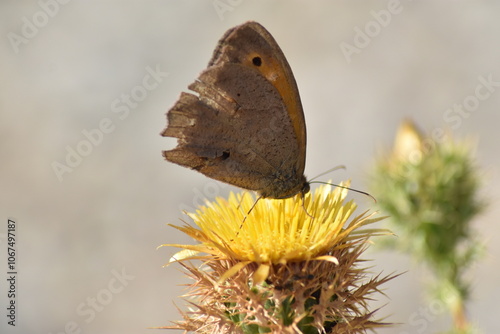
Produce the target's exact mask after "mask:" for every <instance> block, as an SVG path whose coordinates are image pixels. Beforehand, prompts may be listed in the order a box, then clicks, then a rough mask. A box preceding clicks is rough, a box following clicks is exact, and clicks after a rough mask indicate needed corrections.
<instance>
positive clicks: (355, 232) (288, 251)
mask: <svg viewBox="0 0 500 334" xmlns="http://www.w3.org/2000/svg"><path fill="white" fill-rule="evenodd" d="M346 185H348V183H345V184H342V186H346ZM330 189H331V188H330V187H327V186H322V187H320V188H318V189H317V190H316V191H315V192H313V193H309V194H306V195H305V196H304V197H302V196H300V195H299V196H296V197H292V198H289V199H284V200H273V199H260V200H258V201H257V202H256V203H255V199H254V197H253V196H251V195H250V194H248V193H245V194H244V195H241V194H238V195H235V194H230V196H229V198H228V199H227V200H226V199H222V198H217V199H216V200H215V202H211V203H207V204H206V206H203V207H201V208H199V209H198V210H197V211H196V213H189V214H188V215H189V217H190V218H191V219H192V220H193V221H194V222H195V224H196V225H197V226H198V228H195V227H192V226H189V225H187V224H186V225H185V226H182V227H176V228H178V229H179V230H181V231H183V232H185V233H186V234H188V235H190V236H191V237H193V238H194V239H196V240H198V241H200V244H198V245H179V244H174V245H173V244H169V245H168V246H175V247H181V248H183V249H184V250H183V251H181V252H178V253H177V254H175V255H174V256H173V257H172V259H171V261H172V262H173V261H182V262H183V265H184V266H185V268H186V270H187V271H188V272H189V275H190V276H191V278H192V279H193V280H195V283H194V284H193V285H192V294H191V295H190V296H191V297H197V298H198V301H197V302H195V303H194V305H195V307H196V310H193V311H191V312H188V313H186V314H184V319H185V320H184V321H183V322H179V323H177V326H176V327H174V328H182V329H185V330H190V331H196V332H200V333H209V332H210V333H260V332H262V331H263V332H274V333H319V332H321V331H326V329H328V332H330V333H360V332H363V331H364V330H365V329H367V328H373V327H376V326H380V325H383V324H382V323H380V322H375V321H373V320H372V319H371V316H372V312H369V311H368V310H367V308H368V304H367V296H368V295H371V294H373V293H375V292H379V290H378V286H379V285H380V284H382V283H384V282H386V281H387V280H389V279H390V277H384V278H380V277H379V276H376V277H374V278H371V279H368V278H367V273H366V272H365V269H363V268H359V267H358V262H360V260H359V259H358V258H359V256H360V255H361V254H362V252H363V251H364V249H365V248H366V246H367V243H366V241H367V240H368V238H369V237H370V236H373V235H381V234H387V231H385V230H381V229H368V228H364V229H361V228H362V227H363V226H366V225H368V224H371V223H374V222H376V221H378V220H380V219H381V218H373V217H372V216H373V215H372V214H368V213H367V212H365V213H362V214H360V215H357V216H354V217H353V213H354V211H355V209H356V204H355V203H354V202H353V201H348V202H346V201H345V197H346V195H347V190H346V189H343V188H336V189H335V190H333V191H331V190H330ZM174 227H175V226H174ZM200 253H204V254H200ZM188 259H201V260H203V261H204V265H203V266H202V267H200V268H197V267H194V266H193V265H192V264H191V263H190V262H189V263H188V262H186V260H188Z"/></svg>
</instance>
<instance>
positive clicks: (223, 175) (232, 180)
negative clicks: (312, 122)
mask: <svg viewBox="0 0 500 334" xmlns="http://www.w3.org/2000/svg"><path fill="white" fill-rule="evenodd" d="M188 88H189V90H191V91H193V92H194V93H185V92H183V93H181V95H180V97H179V99H178V101H177V102H176V103H175V104H174V106H173V107H172V108H171V109H170V110H169V111H168V112H167V119H168V125H167V127H166V129H165V130H164V131H163V132H162V135H163V136H165V137H174V138H177V147H175V148H174V149H172V150H167V151H163V156H164V157H165V159H166V160H168V161H170V162H173V163H176V164H178V165H181V166H184V167H188V168H191V169H194V170H197V171H198V172H200V173H203V174H204V175H206V176H208V177H210V178H213V179H216V180H219V181H222V182H226V183H229V184H232V185H235V186H238V187H240V188H244V189H248V190H253V191H256V192H257V193H258V194H259V195H260V196H261V197H263V198H275V199H282V198H288V197H292V196H294V195H296V194H302V195H304V194H306V193H307V192H309V189H310V186H309V182H308V181H307V179H306V177H305V176H304V168H305V158H306V124H305V119H304V112H303V110H302V104H301V102H300V96H299V91H298V88H297V84H296V82H295V78H294V76H293V74H292V70H291V68H290V65H289V64H288V62H287V60H286V58H285V56H284V54H283V52H282V51H281V49H280V47H279V46H278V44H277V43H276V41H275V40H274V38H273V37H272V36H271V34H270V33H269V32H268V31H267V30H266V29H265V28H264V27H263V26H262V25H260V24H259V23H257V22H253V21H250V22H246V23H244V24H242V25H239V26H236V27H234V28H232V29H230V30H228V31H227V32H226V33H225V34H224V36H223V37H222V38H221V39H220V41H219V43H218V44H217V47H216V48H215V50H214V53H213V55H212V58H211V59H210V61H209V63H208V67H207V68H206V69H205V70H204V71H203V72H202V73H201V74H200V75H199V77H198V78H197V79H196V80H195V81H194V82H193V83H192V84H190V85H189V86H188Z"/></svg>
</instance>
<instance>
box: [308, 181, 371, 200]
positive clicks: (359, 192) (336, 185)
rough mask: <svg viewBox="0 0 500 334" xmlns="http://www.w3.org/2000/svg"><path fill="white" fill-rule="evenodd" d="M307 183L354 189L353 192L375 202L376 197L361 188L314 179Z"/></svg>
mask: <svg viewBox="0 0 500 334" xmlns="http://www.w3.org/2000/svg"><path fill="white" fill-rule="evenodd" d="M309 183H321V184H327V185H329V186H335V187H338V188H342V189H347V190H350V191H354V192H356V193H358V194H362V195H365V196H368V197H370V198H371V199H372V200H373V201H374V202H375V203H377V199H376V198H375V197H373V196H372V195H370V194H369V193H367V192H366V191H362V190H358V189H354V188H349V187H346V186H341V185H339V184H335V183H328V182H322V181H314V182H309Z"/></svg>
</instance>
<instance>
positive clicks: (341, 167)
mask: <svg viewBox="0 0 500 334" xmlns="http://www.w3.org/2000/svg"><path fill="white" fill-rule="evenodd" d="M338 169H346V167H345V166H344V165H339V166H336V167H333V168H330V169H329V170H327V171H326V172H323V173H321V174H319V175H316V176H315V177H313V178H312V179H311V180H309V182H310V181H313V180H316V179H317V178H318V177H321V176H323V175H326V174H328V173H331V172H333V171H336V170H338Z"/></svg>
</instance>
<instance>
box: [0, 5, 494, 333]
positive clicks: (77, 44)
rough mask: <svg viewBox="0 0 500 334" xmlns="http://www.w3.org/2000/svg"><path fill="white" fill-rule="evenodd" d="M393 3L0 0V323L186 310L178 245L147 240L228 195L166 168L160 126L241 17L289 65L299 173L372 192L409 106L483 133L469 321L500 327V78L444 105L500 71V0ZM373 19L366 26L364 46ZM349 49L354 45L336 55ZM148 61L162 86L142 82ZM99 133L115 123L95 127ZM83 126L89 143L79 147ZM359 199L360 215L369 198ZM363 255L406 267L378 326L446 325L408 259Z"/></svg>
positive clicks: (160, 238) (122, 328) (411, 111)
mask: <svg viewBox="0 0 500 334" xmlns="http://www.w3.org/2000/svg"><path fill="white" fill-rule="evenodd" d="M61 1H62V0H61ZM390 3H393V2H388V1H370V2H359V1H352V2H351V1H335V2H332V1H314V2H306V1H290V0H287V1H243V0H241V1H239V0H217V1H194V0H193V1H175V2H174V1H105V2H103V1H85V2H83V1H69V2H68V3H64V4H63V3H59V2H56V1H55V0H41V1H2V2H1V3H0V22H1V23H0V36H2V39H1V44H0V57H1V59H2V61H1V63H0V85H1V87H0V138H1V140H0V159H1V160H0V161H1V162H0V188H1V192H0V194H1V199H0V212H1V217H0V219H1V221H2V224H1V227H0V242H1V244H0V250H1V251H0V254H1V257H0V268H2V273H3V274H2V279H1V282H2V283H1V287H2V292H1V293H0V305H1V306H0V309H2V310H3V311H2V312H1V319H2V320H1V324H0V331H1V332H2V333H6V332H8V333H54V334H55V333H64V332H71V331H72V330H75V328H80V329H81V330H82V333H121V334H128V333H134V334H137V333H156V332H160V331H159V330H154V329H147V327H155V326H163V325H168V324H169V321H171V320H178V319H180V316H179V314H178V312H177V310H176V308H175V306H174V303H175V304H177V305H179V306H180V307H183V302H182V300H181V299H180V298H179V297H178V296H180V295H181V294H183V293H185V292H186V291H185V290H184V288H183V287H182V286H180V285H181V284H184V283H188V282H189V281H188V280H187V279H186V278H185V277H184V276H183V274H182V273H181V272H180V270H179V268H180V266H176V265H173V266H170V267H167V268H162V265H163V264H164V263H166V262H167V261H168V259H169V257H170V256H171V255H172V254H173V253H174V252H175V251H176V250H175V249H170V248H160V249H159V250H157V249H156V247H157V246H159V245H160V244H163V243H192V242H193V241H192V240H190V239H189V238H187V237H185V236H184V235H182V234H180V233H179V232H177V231H176V230H174V229H173V228H171V227H168V226H166V223H181V222H180V219H181V218H183V215H182V212H181V210H182V209H189V208H192V207H194V206H196V205H197V203H201V198H202V197H201V196H203V197H206V198H209V199H211V198H213V197H214V196H215V195H223V196H224V195H226V194H227V193H228V191H230V190H235V188H233V187H230V186H225V185H223V184H221V183H219V182H215V181H212V180H210V179H208V178H206V177H204V176H203V175H201V174H198V173H196V172H193V171H190V170H188V169H185V168H182V167H179V166H177V165H173V164H169V163H167V162H165V161H164V160H163V158H162V156H161V151H162V150H164V149H169V148H172V147H173V146H175V140H171V139H166V138H162V137H161V136H160V135H159V133H160V131H161V130H162V129H163V128H164V126H165V124H166V119H165V112H166V111H167V110H168V108H169V107H170V106H172V104H173V103H174V102H175V101H176V99H177V97H178V96H179V94H180V92H181V91H186V89H187V85H188V84H189V83H191V82H192V81H193V80H194V79H195V78H196V77H197V75H198V74H199V72H200V71H201V70H203V69H204V68H205V67H206V64H207V62H208V60H209V58H210V56H211V54H212V51H213V48H214V47H215V45H216V42H217V41H218V39H219V38H220V37H221V36H222V34H223V33H224V32H225V31H226V30H227V29H228V28H230V27H232V26H235V25H238V24H241V23H242V22H244V21H246V20H250V19H251V20H256V21H258V22H260V23H262V24H263V25H264V26H265V27H266V28H267V29H268V30H269V31H270V32H271V33H272V34H273V36H274V37H275V38H276V40H277V41H278V43H279V45H280V46H281V48H282V49H283V51H284V53H285V54H286V57H287V59H288V61H289V63H290V64H291V67H292V69H293V72H294V74H295V78H296V80H297V83H298V86H299V90H300V93H301V98H302V102H303V107H304V111H305V116H306V121H307V127H308V128H307V130H308V152H307V164H306V175H308V176H309V177H312V176H315V175H316V174H319V173H321V172H323V171H325V170H327V169H329V168H331V167H333V166H336V165H339V164H343V165H346V166H347V170H346V171H337V172H334V173H333V174H330V175H328V176H324V177H323V179H324V180H326V179H328V178H332V179H333V180H334V181H337V182H338V181H341V180H343V179H347V178H351V179H352V180H353V181H352V186H353V187H355V188H358V189H364V190H366V188H367V185H366V180H367V171H368V170H369V168H370V165H371V164H372V161H373V158H374V154H375V153H376V152H378V151H380V150H381V148H384V147H390V146H391V145H392V140H393V138H394V134H395V131H396V129H397V127H398V125H399V123H400V122H401V121H402V120H403V119H404V118H405V117H411V118H413V119H414V120H415V121H416V122H417V123H418V124H419V125H420V126H421V127H422V128H423V129H425V130H427V131H432V130H433V129H436V128H446V127H454V129H453V130H454V133H455V134H456V136H457V137H459V138H463V137H466V136H472V137H474V138H476V139H477V143H478V146H477V152H476V154H477V163H478V165H479V166H480V167H481V169H482V172H483V174H484V177H485V186H484V189H483V194H482V195H483V196H484V197H486V198H487V199H488V201H490V203H492V204H491V205H490V207H489V210H488V211H487V212H486V213H485V214H484V215H483V216H481V217H480V219H478V220H477V221H476V222H475V227H476V228H477V229H478V230H479V232H480V233H481V234H482V235H483V236H484V239H485V242H486V244H487V251H488V253H487V255H486V257H485V258H484V259H483V260H482V261H481V262H480V263H479V265H478V266H477V267H474V268H473V269H472V271H471V275H470V279H471V280H472V282H473V287H474V291H473V295H472V301H471V303H470V304H469V305H468V314H469V316H470V319H471V320H472V321H473V322H474V323H475V324H476V325H477V327H479V328H480V329H481V330H482V331H483V332H484V333H498V332H500V325H499V322H498V320H497V319H495V318H494V317H492V316H491V312H493V311H494V310H498V297H499V296H500V294H499V293H500V289H499V285H498V282H499V281H500V269H499V268H500V263H499V262H500V260H499V254H500V238H499V236H498V235H497V233H499V232H500V227H499V225H498V216H499V215H500V210H499V209H498V207H497V206H496V203H497V199H498V196H499V194H500V190H499V189H500V179H499V168H498V166H499V160H500V157H499V154H498V147H499V139H500V135H499V130H498V125H499V122H500V112H499V110H498V109H499V105H500V87H499V85H498V84H497V86H494V85H493V86H492V87H490V88H491V92H490V93H491V94H489V96H488V97H487V98H482V99H481V100H479V103H478V105H475V106H474V107H473V109H474V110H473V111H471V112H470V113H467V114H463V115H460V114H458V113H456V112H453V111H448V112H447V110H448V109H449V108H453V106H454V105H455V104H458V105H460V104H463V103H464V101H468V102H470V101H473V100H474V99H473V98H471V96H472V97H473V96H475V94H476V88H477V87H478V85H480V83H481V78H483V79H486V80H487V79H488V78H489V77H490V79H491V80H492V81H494V82H500V61H499V60H500V34H499V31H500V20H499V19H498V18H499V14H500V3H499V2H494V1H476V2H471V1H439V2H432V1H405V0H402V1H401V2H400V4H399V5H397V6H396V5H390ZM391 11H392V13H391ZM383 13H385V14H387V13H391V14H390V17H388V16H387V15H385V16H384V15H383ZM377 18H378V20H379V21H377ZM365 29H367V30H368V32H369V33H370V35H371V36H368V38H365V39H363V38H362V37H359V35H360V34H359V31H365ZM356 36H358V37H356ZM347 45H350V47H351V50H354V49H353V48H354V47H355V48H356V50H355V51H356V52H354V53H351V54H346V53H345V52H343V51H342V49H341V47H342V46H344V48H346V47H347ZM155 71H156V72H157V73H160V74H159V75H158V76H157V80H156V81H154V80H151V78H150V77H148V75H150V74H149V73H150V72H155ZM164 73H168V75H166V74H164ZM144 80H146V81H147V83H149V84H150V85H149V86H148V87H149V89H144V84H143V81H144ZM153 86H154V87H153ZM482 92H483V93H484V92H486V90H484V89H483V90H482ZM131 95H132V96H135V99H134V98H132V100H131V101H128V103H129V104H128V105H127V102H126V99H127V96H131ZM448 113H449V114H448ZM450 117H453V118H452V119H451V118H450ZM99 127H101V129H103V130H105V131H107V133H103V135H102V136H101V137H99V136H98V135H96V132H95V131H94V129H96V128H99ZM85 133H87V134H89V133H90V134H94V137H93V138H94V142H95V144H94V145H92V146H90V147H89V146H86V145H85V140H86V137H85ZM71 150H80V151H81V152H84V154H86V156H84V157H82V158H81V161H78V159H77V158H75V157H73V158H70V161H71V164H72V165H73V167H66V169H63V170H60V172H59V175H57V173H56V172H55V171H54V166H59V167H61V166H62V164H65V165H66V162H65V160H66V158H67V155H68V154H70V153H68V152H71ZM71 159H73V160H71ZM58 163H59V164H60V165H57V164H58ZM355 198H356V200H357V201H358V202H359V205H360V206H361V209H363V210H364V209H368V208H370V207H372V206H373V203H372V202H371V201H370V200H369V199H367V198H365V197H363V196H356V197H355ZM8 218H13V219H14V220H15V221H16V222H17V224H18V230H17V246H18V268H17V269H18V271H19V276H18V279H19V280H18V292H19V295H18V300H17V301H18V318H17V326H16V327H15V328H12V327H11V326H7V324H6V317H5V314H4V313H5V312H6V311H5V307H6V306H7V305H6V303H7V298H6V293H5V289H4V288H5V279H4V275H5V274H4V273H5V272H6V271H7V270H6V255H5V251H6V248H7V246H6V222H7V219H8ZM375 241H376V240H375ZM365 257H367V258H372V259H374V261H373V263H372V264H373V265H374V268H373V271H374V272H375V273H376V272H379V271H383V272H384V273H392V272H404V271H406V274H404V275H402V276H400V277H398V278H397V279H395V280H393V281H391V282H390V283H389V284H387V285H386V290H385V293H386V294H387V296H388V297H389V298H381V299H380V300H377V301H376V305H384V304H386V305H385V306H384V308H383V309H382V310H381V311H380V312H379V315H389V318H388V319H387V320H388V321H393V322H398V323H401V325H400V326H399V327H395V328H391V329H384V330H380V333H401V334H402V333H431V332H436V331H438V330H441V329H446V328H447V325H448V324H449V318H448V317H447V316H441V315H439V310H438V309H436V303H435V302H433V301H429V300H428V299H426V298H425V295H424V293H423V286H424V284H425V282H426V281H428V279H429V277H430V274H429V273H428V272H427V271H426V270H425V269H424V268H422V267H421V266H419V265H417V264H412V263H411V261H409V260H408V258H407V257H406V256H404V255H401V254H391V253H390V252H380V251H376V250H370V251H369V252H368V254H366V256H365ZM120 276H121V280H120V279H117V277H120Z"/></svg>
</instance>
